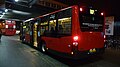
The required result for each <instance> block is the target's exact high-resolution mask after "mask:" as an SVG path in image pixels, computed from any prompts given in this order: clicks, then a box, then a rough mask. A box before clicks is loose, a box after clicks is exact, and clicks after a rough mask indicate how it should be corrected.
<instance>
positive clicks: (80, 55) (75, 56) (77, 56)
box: [49, 48, 105, 59]
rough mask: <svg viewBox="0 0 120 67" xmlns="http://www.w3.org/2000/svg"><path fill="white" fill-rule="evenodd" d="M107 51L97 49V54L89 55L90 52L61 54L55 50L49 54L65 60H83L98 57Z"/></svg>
mask: <svg viewBox="0 0 120 67" xmlns="http://www.w3.org/2000/svg"><path fill="white" fill-rule="evenodd" d="M104 51H105V48H97V49H96V52H93V53H89V50H87V51H74V52H73V54H68V53H61V52H57V51H53V50H49V52H51V53H53V54H55V55H58V56H61V57H64V58H69V59H82V58H87V57H89V56H96V55H101V54H103V53H104Z"/></svg>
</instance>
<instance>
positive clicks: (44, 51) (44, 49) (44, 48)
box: [41, 43, 46, 53]
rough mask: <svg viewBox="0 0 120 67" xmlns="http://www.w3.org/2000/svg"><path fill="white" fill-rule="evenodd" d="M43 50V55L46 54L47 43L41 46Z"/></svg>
mask: <svg viewBox="0 0 120 67" xmlns="http://www.w3.org/2000/svg"><path fill="white" fill-rule="evenodd" d="M41 50H42V52H43V53H46V44H45V43H43V44H42V45H41Z"/></svg>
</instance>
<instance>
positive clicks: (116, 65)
mask: <svg viewBox="0 0 120 67" xmlns="http://www.w3.org/2000/svg"><path fill="white" fill-rule="evenodd" d="M0 67H120V50H119V49H118V50H116V49H110V48H107V49H106V51H105V53H104V54H103V56H102V57H99V56H98V57H89V58H85V59H80V60H71V59H66V58H61V57H58V56H56V55H53V54H43V53H41V52H40V51H38V50H36V49H34V48H31V47H29V46H28V45H26V44H22V43H21V41H20V40H19V37H18V36H3V37H2V40H1V42H0Z"/></svg>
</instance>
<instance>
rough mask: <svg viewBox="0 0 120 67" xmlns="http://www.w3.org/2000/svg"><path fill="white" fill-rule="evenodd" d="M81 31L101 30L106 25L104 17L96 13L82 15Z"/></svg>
mask: <svg viewBox="0 0 120 67" xmlns="http://www.w3.org/2000/svg"><path fill="white" fill-rule="evenodd" d="M80 25H81V26H80V27H81V31H83V32H85V31H93V32H101V31H103V26H104V17H103V16H98V15H97V16H96V15H90V14H88V15H80Z"/></svg>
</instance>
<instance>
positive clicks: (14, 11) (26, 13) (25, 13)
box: [12, 10, 31, 15]
mask: <svg viewBox="0 0 120 67" xmlns="http://www.w3.org/2000/svg"><path fill="white" fill-rule="evenodd" d="M12 12H13V13H16V14H23V15H30V14H31V13H28V12H23V11H18V10H12Z"/></svg>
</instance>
